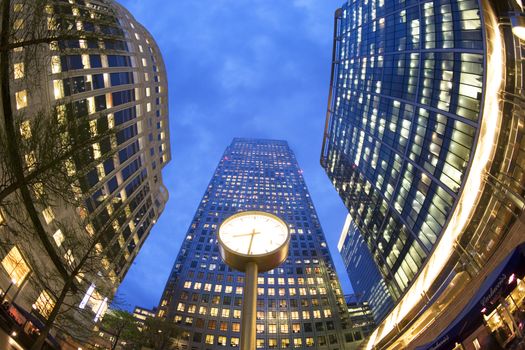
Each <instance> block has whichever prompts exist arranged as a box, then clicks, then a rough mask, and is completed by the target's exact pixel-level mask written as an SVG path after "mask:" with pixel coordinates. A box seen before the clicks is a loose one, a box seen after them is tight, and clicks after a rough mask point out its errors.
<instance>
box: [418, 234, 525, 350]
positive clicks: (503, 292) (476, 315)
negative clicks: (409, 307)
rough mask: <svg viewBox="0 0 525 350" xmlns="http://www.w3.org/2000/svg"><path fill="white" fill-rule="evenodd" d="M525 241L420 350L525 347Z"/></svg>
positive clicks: (475, 349) (476, 349)
mask: <svg viewBox="0 0 525 350" xmlns="http://www.w3.org/2000/svg"><path fill="white" fill-rule="evenodd" d="M524 279H525V244H522V245H520V246H518V247H517V248H516V249H515V250H514V251H513V252H512V253H511V254H509V255H508V256H507V257H506V258H505V259H504V260H503V261H502V262H501V263H500V265H499V266H498V267H497V268H496V269H494V271H493V272H492V273H491V274H490V275H489V276H487V278H486V279H485V281H484V282H483V284H482V285H481V287H480V288H479V290H478V292H477V293H476V294H475V295H474V297H473V298H472V299H471V301H470V303H468V304H467V305H466V306H465V308H464V309H463V310H462V311H461V313H459V314H458V316H457V317H456V319H455V320H453V322H451V323H450V325H449V326H448V327H447V328H446V329H445V330H444V331H443V332H442V333H441V334H440V336H439V337H437V338H436V340H435V341H433V342H432V343H429V344H426V345H424V346H419V347H417V350H445V349H447V350H448V349H454V350H479V349H491V350H492V349H494V350H498V349H525V339H524V336H525V329H524V327H525V280H524Z"/></svg>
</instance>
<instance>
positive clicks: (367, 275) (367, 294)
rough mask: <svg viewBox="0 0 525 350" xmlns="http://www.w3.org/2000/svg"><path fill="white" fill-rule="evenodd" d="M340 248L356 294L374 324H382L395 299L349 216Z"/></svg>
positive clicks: (338, 247)
mask: <svg viewBox="0 0 525 350" xmlns="http://www.w3.org/2000/svg"><path fill="white" fill-rule="evenodd" d="M337 249H338V250H339V253H341V256H342V258H343V263H344V264H345V267H346V272H347V274H348V277H349V278H350V281H351V282H352V288H353V290H354V293H355V295H356V296H357V297H358V298H359V300H360V301H361V302H363V303H367V305H368V307H369V308H370V312H371V315H372V317H373V319H374V325H376V324H379V323H380V322H381V321H382V320H383V319H384V318H385V317H386V315H387V313H388V312H389V311H390V310H392V308H393V307H394V299H393V298H392V297H391V296H390V292H389V291H388V288H387V287H386V283H385V280H384V279H383V276H381V273H380V272H379V270H378V268H377V265H376V263H375V262H374V259H373V258H372V255H371V254H370V251H369V250H368V246H367V245H366V243H365V241H364V239H363V236H362V235H361V234H360V233H359V230H358V229H357V227H356V225H355V224H354V223H353V221H352V218H351V217H350V215H348V216H347V218H346V222H345V225H344V227H343V232H341V237H340V240H339V244H338V246H337ZM347 304H348V303H347Z"/></svg>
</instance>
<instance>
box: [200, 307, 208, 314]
mask: <svg viewBox="0 0 525 350" xmlns="http://www.w3.org/2000/svg"><path fill="white" fill-rule="evenodd" d="M199 314H200V315H206V306H201V307H199Z"/></svg>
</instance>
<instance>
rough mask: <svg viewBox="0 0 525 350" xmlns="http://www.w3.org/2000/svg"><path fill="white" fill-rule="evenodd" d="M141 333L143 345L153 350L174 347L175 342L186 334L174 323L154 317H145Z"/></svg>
mask: <svg viewBox="0 0 525 350" xmlns="http://www.w3.org/2000/svg"><path fill="white" fill-rule="evenodd" d="M142 333H143V336H142V339H143V340H144V343H143V345H144V346H147V347H149V348H153V349H155V350H166V349H175V348H176V347H175V346H176V343H178V342H179V341H180V340H184V339H183V338H184V337H186V336H187V334H186V333H185V332H183V331H182V330H181V328H180V327H178V326H177V325H176V324H175V323H173V322H171V321H169V320H166V319H163V318H156V317H154V318H148V319H146V321H145V322H144V327H142ZM186 340H187V339H186Z"/></svg>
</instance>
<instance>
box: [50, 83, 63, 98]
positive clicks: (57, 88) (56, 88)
mask: <svg viewBox="0 0 525 350" xmlns="http://www.w3.org/2000/svg"><path fill="white" fill-rule="evenodd" d="M53 92H54V94H55V100H58V99H60V98H62V97H64V86H63V85H62V80H53Z"/></svg>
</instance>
